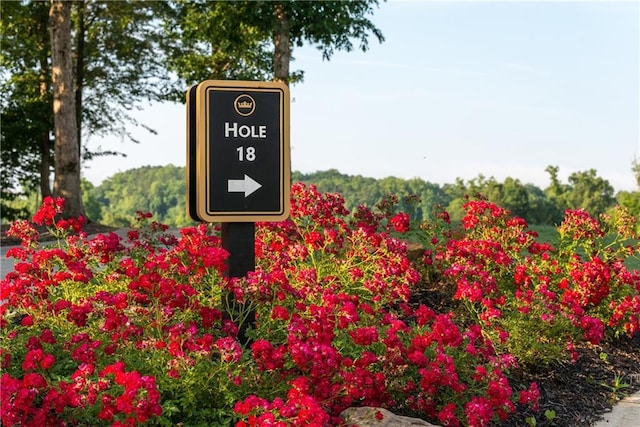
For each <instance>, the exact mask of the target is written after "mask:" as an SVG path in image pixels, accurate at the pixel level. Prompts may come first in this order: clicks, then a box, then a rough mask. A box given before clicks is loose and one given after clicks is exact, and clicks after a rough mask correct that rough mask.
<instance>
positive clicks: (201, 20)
mask: <svg viewBox="0 0 640 427" xmlns="http://www.w3.org/2000/svg"><path fill="white" fill-rule="evenodd" d="M377 4H378V2H377V0H363V1H348V2H336V1H312V2H300V1H280V2H254V1H236V2H206V1H189V2H186V1H174V2H171V3H170V5H171V9H170V11H169V12H168V13H167V14H166V15H165V17H166V28H167V29H168V30H169V31H170V32H169V34H170V37H169V39H171V40H175V42H174V43H170V44H167V45H166V46H165V48H166V49H169V53H168V56H169V64H170V67H171V70H172V71H174V72H176V73H177V74H178V75H179V76H180V77H181V78H182V79H183V80H185V81H186V82H187V84H194V83H197V82H199V81H202V80H206V79H211V78H218V79H247V80H281V81H284V82H286V83H290V82H295V81H299V80H301V79H302V72H297V71H296V72H292V71H291V70H290V63H291V61H292V60H293V47H294V46H302V45H303V44H304V42H308V43H310V44H312V45H315V46H317V47H318V48H319V49H320V50H321V51H322V55H323V58H324V59H330V57H331V56H332V54H333V52H334V51H335V50H345V51H351V50H352V49H353V48H354V44H353V41H352V40H354V39H355V40H357V41H358V45H359V47H360V48H361V49H363V50H366V49H367V48H368V39H369V35H370V34H373V35H374V36H375V37H376V38H377V39H378V40H379V41H380V42H382V41H383V40H384V37H383V35H382V33H381V32H380V30H379V29H377V28H376V27H375V26H374V25H373V24H372V23H371V21H369V20H368V19H367V18H366V17H367V15H369V14H371V13H372V11H373V6H374V5H377ZM180 96H181V98H184V93H182V94H180ZM174 99H175V94H174Z"/></svg>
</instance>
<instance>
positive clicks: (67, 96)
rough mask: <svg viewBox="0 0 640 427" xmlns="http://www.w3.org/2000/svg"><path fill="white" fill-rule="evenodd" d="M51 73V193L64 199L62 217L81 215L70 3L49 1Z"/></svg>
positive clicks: (55, 0)
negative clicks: (52, 165)
mask: <svg viewBox="0 0 640 427" xmlns="http://www.w3.org/2000/svg"><path fill="white" fill-rule="evenodd" d="M49 17H50V19H51V70H52V79H51V82H52V84H53V122H54V123H53V124H54V133H55V181H54V184H53V193H54V195H55V196H56V197H63V198H64V199H65V215H67V216H70V217H77V216H80V215H84V208H83V206H82V193H81V190H80V155H79V153H80V150H79V148H78V147H79V145H78V142H79V141H78V124H77V121H76V103H75V101H76V100H75V96H74V91H73V59H72V55H73V52H72V49H71V2H67V1H61V0H52V1H51V9H50V11H49Z"/></svg>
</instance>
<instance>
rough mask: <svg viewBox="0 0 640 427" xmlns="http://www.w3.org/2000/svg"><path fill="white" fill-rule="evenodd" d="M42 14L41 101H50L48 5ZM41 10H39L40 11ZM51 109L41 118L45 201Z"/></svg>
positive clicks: (49, 157) (40, 18) (48, 190)
mask: <svg viewBox="0 0 640 427" xmlns="http://www.w3.org/2000/svg"><path fill="white" fill-rule="evenodd" d="M43 6H44V9H43V10H42V13H39V27H38V34H39V36H40V37H41V42H42V46H41V48H40V59H39V62H40V99H42V100H49V99H50V98H49V84H50V83H51V69H50V68H49V46H50V45H49V43H50V40H49V13H48V11H47V9H46V3H45V4H44V5H43ZM40 10H41V9H39V11H40ZM51 114H53V111H52V110H51V107H49V110H48V112H47V113H46V114H43V117H42V118H41V120H42V123H43V126H42V129H43V131H42V133H41V134H40V141H39V143H40V196H41V197H42V199H44V198H45V197H47V196H51V194H52V193H51V178H50V175H51V138H50V135H49V129H51Z"/></svg>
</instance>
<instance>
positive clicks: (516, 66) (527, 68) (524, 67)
mask: <svg viewBox="0 0 640 427" xmlns="http://www.w3.org/2000/svg"><path fill="white" fill-rule="evenodd" d="M504 66H505V67H507V68H509V69H510V70H516V71H523V72H525V73H531V74H544V72H543V71H542V70H540V69H538V68H536V67H534V66H533V65H529V64H522V63H519V62H505V63H504Z"/></svg>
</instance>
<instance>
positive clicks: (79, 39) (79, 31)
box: [73, 1, 87, 164]
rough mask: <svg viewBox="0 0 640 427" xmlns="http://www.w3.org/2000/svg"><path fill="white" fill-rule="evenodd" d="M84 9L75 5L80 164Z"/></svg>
mask: <svg viewBox="0 0 640 427" xmlns="http://www.w3.org/2000/svg"><path fill="white" fill-rule="evenodd" d="M85 8H86V3H85V2H84V1H81V2H78V3H77V8H76V10H77V14H78V20H77V27H76V73H75V77H76V80H75V87H74V88H73V89H74V92H75V97H76V127H77V132H78V159H80V164H82V89H83V86H84V55H85V36H86V31H87V29H86V26H85Z"/></svg>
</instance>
